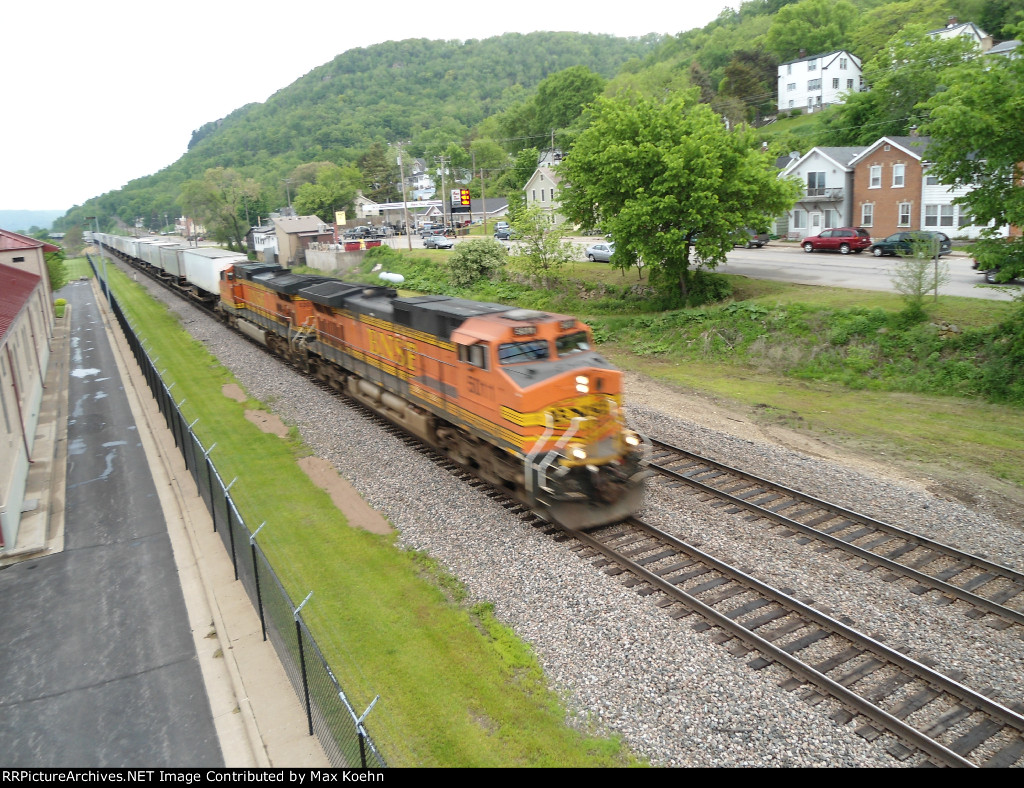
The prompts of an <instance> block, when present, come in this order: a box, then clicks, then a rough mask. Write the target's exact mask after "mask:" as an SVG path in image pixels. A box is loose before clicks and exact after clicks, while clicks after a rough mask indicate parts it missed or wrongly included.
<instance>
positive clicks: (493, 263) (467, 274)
mask: <svg viewBox="0 0 1024 788" xmlns="http://www.w3.org/2000/svg"><path fill="white" fill-rule="evenodd" d="M507 262H508V252H506V251H505V247H504V246H503V245H502V244H501V242H499V241H496V240H494V239H493V238H473V239H470V240H468V241H462V242H461V243H459V244H456V246H455V250H454V251H453V252H452V254H451V256H450V257H449V258H448V265H447V269H448V272H447V275H448V282H449V283H450V284H451V285H452V286H453V287H469V286H470V285H472V284H474V283H476V282H478V281H480V280H481V279H493V278H494V275H495V273H497V272H498V271H500V270H501V269H502V268H504V267H505V264H506V263H507Z"/></svg>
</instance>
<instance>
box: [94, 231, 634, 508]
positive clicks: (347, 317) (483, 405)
mask: <svg viewBox="0 0 1024 788" xmlns="http://www.w3.org/2000/svg"><path fill="white" fill-rule="evenodd" d="M99 242H100V243H101V244H102V245H103V246H104V247H105V248H106V249H108V250H111V251H113V252H114V253H115V254H116V255H117V256H118V257H120V258H121V259H123V260H126V261H127V262H129V263H132V264H134V265H136V266H142V267H143V268H145V269H147V270H148V271H150V272H151V273H153V274H155V275H157V276H159V277H160V278H162V279H164V280H166V281H168V282H169V283H170V284H171V285H172V286H174V287H175V288H177V289H178V290H180V291H181V292H183V293H184V294H186V295H188V296H189V297H190V298H194V299H196V300H199V301H203V302H206V303H207V304H210V305H211V306H212V308H213V309H214V310H215V311H216V313H217V314H218V315H219V316H220V317H221V319H223V320H224V321H225V322H226V323H228V324H229V325H231V326H232V327H234V328H235V329H236V330H238V331H240V332H241V333H243V334H245V335H246V336H248V337H250V338H251V339H253V340H255V341H256V342H258V343H260V344H262V345H264V346H266V347H267V348H269V349H270V350H271V351H273V352H274V353H275V354H277V355H279V356H281V357H282V358H284V359H286V360H288V361H289V362H290V363H292V364H293V365H295V366H297V367H299V368H300V369H302V370H303V371H305V372H307V373H309V374H310V375H312V376H314V377H316V378H317V379H318V380H320V381H322V382H323V383H324V384H326V385H328V386H330V387H331V388H333V389H335V390H337V391H339V392H343V393H345V394H347V395H348V396H350V397H351V398H353V399H355V400H357V401H358V402H360V403H362V404H363V405H365V406H366V407H368V408H370V409H372V410H373V411H375V412H376V413H378V414H380V415H382V416H384V417H385V418H387V419H388V420H390V421H391V422H393V423H395V424H398V425H400V426H401V427H402V428H404V429H405V430H406V431H408V432H409V433H411V434H413V435H415V436H417V437H418V438H419V439H420V440H422V441H423V442H424V443H426V444H427V445H429V446H431V447H432V448H434V449H435V450H437V451H438V452H441V453H443V454H445V455H447V456H448V457H449V458H451V459H452V460H454V461H455V462H457V463H459V464H461V465H463V466H467V467H470V468H472V469H473V470H474V472H475V473H477V474H478V475H479V476H480V477H482V478H483V479H485V480H486V481H488V482H490V483H491V484H493V485H495V486H497V487H500V488H502V489H504V490H505V491H507V492H508V493H509V494H510V495H511V496H512V497H514V498H516V499H517V500H519V501H520V502H522V503H523V504H524V505H526V506H529V507H530V508H531V509H532V510H533V511H535V512H537V513H538V514H540V515H541V516H542V517H544V518H545V519H547V520H550V521H553V522H557V523H559V524H561V525H563V526H566V527H568V528H590V527H594V526H599V525H604V524H607V523H611V522H616V521H619V520H621V519H624V518H625V517H627V516H629V515H631V514H634V513H635V512H637V511H638V510H639V509H640V508H641V506H642V502H643V493H644V479H645V478H646V477H647V476H648V473H649V472H648V471H647V463H648V455H649V449H650V445H649V443H648V442H647V440H646V439H645V438H644V437H643V436H641V435H640V434H638V433H636V432H634V431H633V430H631V429H629V428H628V427H627V426H626V423H625V418H624V414H623V409H622V389H623V375H622V372H621V371H619V370H618V369H616V368H615V367H614V366H613V365H612V364H610V363H609V362H608V361H607V360H606V359H605V358H604V357H603V356H602V355H601V354H600V353H597V352H596V351H595V350H594V349H593V339H592V336H591V332H590V329H589V328H588V327H587V326H586V325H584V324H583V323H580V322H579V321H577V320H576V319H575V318H574V317H571V316H569V315H558V314H550V313H547V312H540V311H535V310H529V309H519V308H515V307H509V306H504V305H501V304H495V303H482V302H478V301H469V300H466V299H461V298H452V297H448V296H433V295H420V296H408V297H402V296H399V295H398V293H397V292H396V291H395V290H394V289H392V288H391V287H388V286H384V285H366V284H358V283H350V282H343V281H341V280H338V279H333V278H329V277H324V276H315V275H308V274H296V273H293V272H291V271H289V270H287V269H284V268H281V267H280V266H277V265H271V264H265V263H251V262H248V261H247V260H246V259H245V258H244V256H243V255H232V254H231V253H229V252H224V251H223V250H215V249H188V248H183V247H177V248H171V246H170V245H168V244H167V243H166V242H162V243H161V242H160V241H159V240H156V239H154V240H151V241H148V242H147V241H145V240H137V239H127V238H121V237H119V236H109V235H101V236H100V237H99ZM151 247H156V248H155V249H154V248H151Z"/></svg>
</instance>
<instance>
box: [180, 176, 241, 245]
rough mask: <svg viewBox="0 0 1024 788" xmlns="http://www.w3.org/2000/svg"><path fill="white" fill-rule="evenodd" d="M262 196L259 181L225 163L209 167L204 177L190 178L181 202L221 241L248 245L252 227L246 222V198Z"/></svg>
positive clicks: (182, 193) (184, 187)
mask: <svg viewBox="0 0 1024 788" xmlns="http://www.w3.org/2000/svg"><path fill="white" fill-rule="evenodd" d="M258 196H259V185H258V184H257V183H256V182H255V181H254V180H252V179H247V178H243V177H242V176H241V175H240V174H239V173H238V172H236V171H234V170H231V169H226V168H224V167H214V168H212V169H209V170H207V171H206V172H205V173H204V175H203V178H202V180H192V181H187V182H186V183H185V184H184V185H183V186H182V189H181V202H182V204H183V205H184V206H185V208H186V210H188V211H189V212H190V213H191V214H192V216H194V217H195V218H196V219H198V220H199V221H201V222H202V223H203V224H204V225H206V228H207V231H208V232H209V233H210V234H211V235H212V236H213V237H214V238H216V239H217V240H218V241H226V242H227V243H228V245H229V246H235V247H236V248H238V249H242V248H244V239H245V235H246V233H248V232H249V228H248V227H247V226H246V225H245V222H244V220H243V218H242V217H243V216H244V215H245V213H244V212H245V204H244V203H245V200H246V199H255V198H256V197H258Z"/></svg>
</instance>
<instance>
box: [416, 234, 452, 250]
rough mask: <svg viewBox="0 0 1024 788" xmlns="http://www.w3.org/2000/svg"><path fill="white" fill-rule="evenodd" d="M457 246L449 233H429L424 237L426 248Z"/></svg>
mask: <svg viewBox="0 0 1024 788" xmlns="http://www.w3.org/2000/svg"><path fill="white" fill-rule="evenodd" d="M453 246H455V239H454V238H449V237H448V236H447V235H428V236H427V237H426V238H424V239H423V248H424V249H451V248H452V247H453Z"/></svg>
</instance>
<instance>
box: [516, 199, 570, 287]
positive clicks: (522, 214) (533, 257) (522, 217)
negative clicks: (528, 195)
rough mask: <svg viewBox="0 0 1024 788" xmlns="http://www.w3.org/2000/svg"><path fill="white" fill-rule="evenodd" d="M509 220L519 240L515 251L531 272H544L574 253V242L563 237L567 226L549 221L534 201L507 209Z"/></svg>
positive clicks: (535, 273) (557, 266) (542, 273)
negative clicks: (523, 259)
mask: <svg viewBox="0 0 1024 788" xmlns="http://www.w3.org/2000/svg"><path fill="white" fill-rule="evenodd" d="M509 216H510V219H509V224H510V225H511V226H512V230H513V231H514V235H515V237H516V238H518V240H519V254H520V255H522V257H524V258H525V260H526V267H527V269H528V270H529V272H530V273H531V274H534V275H535V276H548V275H550V274H552V273H554V272H555V271H557V270H559V269H560V268H562V266H564V265H565V264H566V263H569V262H572V261H573V260H575V259H576V257H577V256H578V253H579V250H578V249H577V248H576V245H575V244H573V243H571V242H569V241H566V240H565V237H566V236H567V235H568V233H569V228H568V227H566V226H565V225H562V224H552V223H551V214H550V213H548V212H547V211H545V210H544V209H543V208H540V207H538V206H536V205H524V206H521V207H519V208H518V209H517V210H515V211H512V212H510V214H509Z"/></svg>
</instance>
